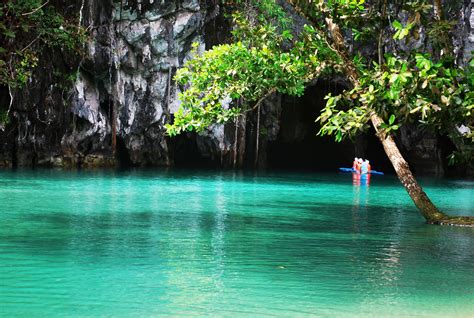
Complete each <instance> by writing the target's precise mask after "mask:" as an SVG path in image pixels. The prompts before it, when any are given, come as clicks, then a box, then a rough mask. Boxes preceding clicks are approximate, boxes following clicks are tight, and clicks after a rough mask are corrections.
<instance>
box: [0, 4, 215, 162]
mask: <svg viewBox="0 0 474 318" xmlns="http://www.w3.org/2000/svg"><path fill="white" fill-rule="evenodd" d="M76 10H77V11H76ZM218 10H219V7H218V6H217V1H212V0H211V1H199V0H135V1H132V0H129V1H126V0H122V1H117V0H116V1H112V0H108V1H94V0H78V1H77V3H76V4H75V5H74V9H72V10H70V12H69V13H68V14H76V15H77V14H78V15H79V23H80V24H81V25H82V26H84V27H85V28H87V29H88V30H89V31H90V33H91V37H90V40H89V41H88V43H86V44H85V47H84V49H85V52H86V55H85V56H84V57H83V59H82V60H81V61H75V62H74V61H69V60H67V57H64V56H58V54H56V55H54V54H52V55H54V57H52V58H55V59H61V60H62V62H63V63H64V64H68V65H67V67H66V68H65V67H62V69H63V70H64V71H69V72H70V73H72V74H74V73H75V71H76V70H75V69H74V66H75V65H76V64H77V70H78V72H77V75H74V76H75V77H76V79H75V81H74V85H73V89H72V92H64V90H63V91H61V92H60V94H59V93H58V91H60V89H59V87H58V86H60V84H61V83H54V82H55V79H54V78H52V77H51V76H49V75H48V74H46V73H47V72H51V70H52V68H50V67H49V65H42V66H40V68H39V71H38V72H37V73H36V74H35V75H34V79H35V81H36V82H37V83H32V85H30V87H31V88H32V89H29V90H28V91H26V92H25V93H24V94H23V96H21V98H17V99H16V102H15V106H16V107H15V109H14V112H13V115H14V116H13V117H14V120H13V122H12V124H11V125H10V127H7V129H6V130H5V132H3V133H2V134H1V136H0V141H1V145H2V153H1V155H0V165H6V166H12V165H18V166H31V165H40V166H111V165H117V164H118V163H120V162H121V163H126V164H132V165H138V166H145V165H170V164H172V158H171V157H170V143H169V140H168V139H167V138H166V136H165V131H164V124H165V122H167V121H169V120H170V119H171V116H172V114H173V112H174V111H176V109H177V107H178V100H177V93H178V88H177V87H176V85H175V84H174V82H173V80H172V78H173V76H174V74H175V72H176V69H178V68H179V67H180V66H181V65H182V64H183V63H184V62H185V61H186V59H188V58H190V54H191V50H192V44H193V43H197V44H198V50H203V49H204V48H205V43H204V30H205V25H206V23H210V22H211V21H212V20H213V19H215V18H216V16H217V14H218ZM47 61H48V63H46V64H56V63H55V61H51V60H50V59H47ZM77 62H78V63H77ZM54 66H57V65H54ZM48 85H50V87H48ZM58 95H61V96H58ZM65 99H66V100H65ZM15 126H17V127H15ZM220 135H221V134H220V133H219V131H218V130H216V131H215V133H214V134H213V138H212V139H214V141H210V142H208V143H209V144H210V145H214V144H216V145H217V147H219V148H222V146H223V144H222V141H221V140H220V138H222V136H220ZM215 150H216V149H213V150H211V151H215ZM114 153H115V154H114ZM117 159H118V161H119V162H117Z"/></svg>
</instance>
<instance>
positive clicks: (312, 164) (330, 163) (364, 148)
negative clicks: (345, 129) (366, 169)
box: [267, 82, 393, 172]
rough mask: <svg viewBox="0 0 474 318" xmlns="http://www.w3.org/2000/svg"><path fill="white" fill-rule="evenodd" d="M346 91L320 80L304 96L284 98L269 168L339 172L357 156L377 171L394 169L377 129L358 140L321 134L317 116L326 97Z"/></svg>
mask: <svg viewBox="0 0 474 318" xmlns="http://www.w3.org/2000/svg"><path fill="white" fill-rule="evenodd" d="M342 90H343V86H341V85H337V84H334V83H329V82H319V83H318V84H316V85H313V86H310V87H308V88H307V89H306V91H305V94H304V95H303V96H302V97H291V96H283V97H282V115H281V122H280V131H279V134H278V138H277V140H275V141H272V142H269V145H268V153H267V165H268V167H269V168H274V169H286V170H287V169H303V170H314V171H336V170H337V169H338V168H339V167H350V166H351V165H352V161H353V159H354V156H356V155H357V156H359V157H363V158H366V159H369V160H370V162H371V164H372V166H373V168H374V169H375V170H381V171H384V172H392V171H393V169H392V168H391V164H390V161H389V160H388V158H387V157H386V155H385V152H384V150H383V147H382V145H381V144H380V142H379V141H378V140H377V137H376V136H375V135H374V133H373V131H370V130H369V131H368V132H367V134H364V135H362V136H360V137H358V138H357V139H356V140H355V141H354V142H353V141H351V140H349V139H346V140H343V141H342V142H340V143H338V142H336V141H335V140H334V138H333V137H332V136H318V135H317V132H318V131H319V128H320V127H319V124H318V123H316V122H315V119H316V118H317V117H318V116H319V113H320V111H321V109H322V108H323V106H324V104H325V100H324V97H325V96H326V95H327V94H328V93H329V92H331V93H333V95H334V94H338V93H340V92H341V91H342Z"/></svg>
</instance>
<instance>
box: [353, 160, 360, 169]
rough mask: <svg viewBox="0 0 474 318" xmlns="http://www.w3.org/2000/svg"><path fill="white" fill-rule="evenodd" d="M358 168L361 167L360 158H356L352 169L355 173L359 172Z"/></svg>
mask: <svg viewBox="0 0 474 318" xmlns="http://www.w3.org/2000/svg"><path fill="white" fill-rule="evenodd" d="M358 166H359V158H357V157H355V158H354V161H353V162H352V169H354V171H357V168H358Z"/></svg>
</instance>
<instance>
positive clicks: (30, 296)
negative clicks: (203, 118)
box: [0, 170, 474, 317]
mask: <svg viewBox="0 0 474 318" xmlns="http://www.w3.org/2000/svg"><path fill="white" fill-rule="evenodd" d="M421 183H422V185H423V186H424V187H425V190H426V191H427V192H428V194H429V195H430V196H431V198H432V199H433V200H434V201H435V203H436V204H437V205H438V206H439V207H440V208H442V209H443V210H444V211H446V212H448V213H451V214H453V215H456V214H457V215H459V214H464V215H474V182H472V181H457V180H437V179H421ZM0 316H1V317H104V316H107V317H150V316H151V317H153V316H226V317H236V316H246V317H263V316H278V317H307V316H313V317H408V316H409V317H474V229H472V228H457V227H449V226H446V227H442V226H428V225H425V224H424V220H423V218H422V217H421V216H420V214H419V213H418V211H417V210H416V208H415V207H414V205H413V203H412V202H411V200H410V198H409V197H408V195H407V194H406V192H405V190H404V189H403V188H402V187H401V185H400V183H399V182H398V180H397V179H396V178H395V177H393V176H383V177H372V180H371V182H370V186H367V185H364V182H362V185H357V184H355V185H354V184H353V180H352V178H351V175H348V174H337V173H334V174H316V173H283V172H266V173H250V172H249V173H245V172H243V173H239V172H213V171H198V170H168V171H132V172H60V171H16V172H6V171H3V172H0Z"/></svg>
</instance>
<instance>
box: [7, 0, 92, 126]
mask: <svg viewBox="0 0 474 318" xmlns="http://www.w3.org/2000/svg"><path fill="white" fill-rule="evenodd" d="M84 40H85V32H84V30H83V29H82V28H81V27H80V26H79V25H78V24H77V21H69V20H67V19H66V18H65V17H64V16H63V15H62V14H60V13H59V12H58V10H56V8H55V7H54V6H53V5H51V4H50V3H49V1H44V0H7V1H2V3H1V4H0V43H1V44H0V86H3V87H7V88H8V91H9V93H10V105H9V106H8V105H7V106H6V108H5V105H2V107H3V109H0V123H4V122H6V121H7V120H8V113H9V111H10V108H11V103H12V102H13V96H14V93H15V91H17V90H19V89H21V88H23V87H25V85H27V83H28V81H29V79H30V78H31V74H32V71H33V70H34V69H35V67H37V65H38V63H39V62H40V61H39V60H40V58H41V55H42V53H43V52H44V50H45V49H47V48H58V49H61V50H64V51H70V52H73V53H79V52H78V51H77V49H78V48H80V47H81V43H82V42H83V41H84Z"/></svg>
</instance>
